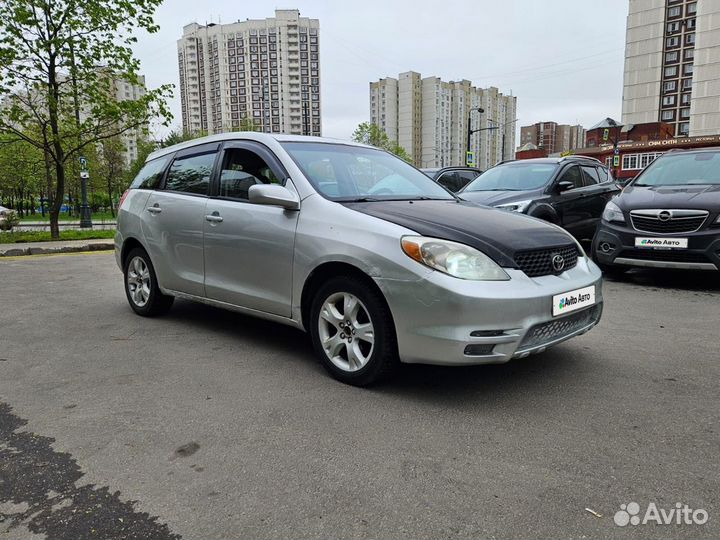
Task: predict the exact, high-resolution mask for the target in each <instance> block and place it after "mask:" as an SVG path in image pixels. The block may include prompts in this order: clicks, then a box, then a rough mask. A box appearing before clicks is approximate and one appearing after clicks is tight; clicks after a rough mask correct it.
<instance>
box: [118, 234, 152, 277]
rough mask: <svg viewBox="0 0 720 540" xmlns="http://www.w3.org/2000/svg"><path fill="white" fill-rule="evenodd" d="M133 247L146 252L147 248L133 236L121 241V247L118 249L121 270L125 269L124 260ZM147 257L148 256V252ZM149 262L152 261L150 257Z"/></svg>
mask: <svg viewBox="0 0 720 540" xmlns="http://www.w3.org/2000/svg"><path fill="white" fill-rule="evenodd" d="M135 248H140V249H142V250H143V251H145V253H148V250H147V249H145V246H143V245H142V243H141V242H140V240H138V239H137V238H135V237H134V236H130V237H128V238H126V239H125V240H124V241H123V245H122V249H121V251H120V262H121V263H122V268H123V270H124V269H125V260H126V259H127V256H128V254H129V253H130V252H131V251H132V250H133V249H135ZM148 257H150V254H149V253H148ZM150 262H152V259H151V260H150Z"/></svg>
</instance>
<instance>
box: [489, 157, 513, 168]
mask: <svg viewBox="0 0 720 540" xmlns="http://www.w3.org/2000/svg"><path fill="white" fill-rule="evenodd" d="M511 161H517V159H501V160H500V161H498V162H497V163H495V165H493V167H497V166H498V165H502V164H503V163H510V162H511Z"/></svg>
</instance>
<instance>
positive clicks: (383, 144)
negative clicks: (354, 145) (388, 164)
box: [352, 122, 412, 163]
mask: <svg viewBox="0 0 720 540" xmlns="http://www.w3.org/2000/svg"><path fill="white" fill-rule="evenodd" d="M352 140H353V141H355V142H359V143H363V144H369V145H370V146H375V147H377V148H380V149H382V150H387V151H388V152H390V153H392V154H395V155H396V156H397V157H399V158H400V159H404V160H405V161H407V162H408V163H412V159H410V156H409V155H408V153H407V152H406V151H405V149H404V148H403V147H402V146H400V145H399V144H398V143H397V141H391V140H390V138H389V137H388V135H387V133H385V132H384V131H383V130H382V128H380V126H378V125H377V124H372V123H370V122H363V123H362V124H360V125H358V127H357V128H356V129H355V131H354V132H353V134H352Z"/></svg>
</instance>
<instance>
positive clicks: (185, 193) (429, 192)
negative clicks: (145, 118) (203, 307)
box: [115, 133, 602, 385]
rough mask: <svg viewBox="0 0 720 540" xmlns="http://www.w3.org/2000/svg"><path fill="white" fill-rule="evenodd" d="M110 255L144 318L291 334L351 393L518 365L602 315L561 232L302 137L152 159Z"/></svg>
mask: <svg viewBox="0 0 720 540" xmlns="http://www.w3.org/2000/svg"><path fill="white" fill-rule="evenodd" d="M115 253H116V257H117V262H118V265H119V266H120V268H121V269H122V270H123V273H124V277H125V279H124V283H125V291H126V293H127V298H128V301H129V303H130V306H131V307H132V309H133V310H135V312H136V313H138V314H139V315H145V316H148V315H157V314H161V313H163V312H165V311H167V310H168V309H169V308H170V306H171V305H172V303H173V299H174V298H176V297H177V298H184V299H190V300H196V301H200V302H204V303H207V304H211V305H214V306H218V307H221V308H227V309H232V310H236V311H240V312H242V313H246V314H249V315H254V316H257V317H263V318H266V319H270V320H273V321H277V322H280V323H284V324H288V325H291V326H295V327H297V328H301V329H304V330H306V331H308V332H309V333H310V335H311V336H312V341H313V345H314V347H315V350H316V352H317V354H318V356H319V357H320V359H321V361H322V363H323V364H324V366H325V367H326V368H327V370H328V371H329V372H330V373H331V374H332V375H333V376H334V377H336V378H338V379H340V380H342V381H344V382H347V383H350V384H355V385H366V384H369V383H372V382H374V381H375V380H377V379H378V378H380V377H381V376H383V375H385V374H386V373H388V372H389V371H390V370H391V368H392V367H393V366H394V365H395V364H396V363H397V361H398V360H399V361H402V362H409V363H431V364H447V365H460V364H486V363H501V362H507V361H509V360H510V359H512V358H522V357H525V356H527V355H529V354H531V353H535V352H541V351H544V350H545V349H546V348H547V347H548V346H550V345H554V344H556V343H559V342H561V341H563V340H566V339H568V338H570V337H573V336H576V335H579V334H582V333H584V332H587V331H588V330H589V329H590V328H592V327H593V326H595V324H597V322H598V320H599V319H600V315H601V312H602V292H601V274H600V271H599V269H598V268H597V266H595V264H594V263H592V262H591V261H590V260H589V259H588V258H587V257H586V255H585V253H584V251H583V249H582V247H581V246H580V245H579V244H578V243H577V242H576V241H575V240H574V239H573V237H572V236H570V235H569V234H568V233H566V232H565V231H563V230H562V229H560V228H559V227H556V226H554V225H550V224H548V223H545V222H543V221H540V220H538V219H535V218H531V217H528V216H524V215H517V214H515V213H512V212H506V211H503V210H496V209H492V208H488V207H483V206H478V205H475V204H473V203H469V202H466V201H463V200H461V199H459V198H457V197H456V196H454V195H453V194H451V193H449V192H448V191H447V190H446V189H445V188H443V187H441V186H439V185H438V184H436V183H435V182H433V181H432V180H431V179H430V178H428V177H427V176H426V175H424V174H423V173H421V172H420V171H419V170H417V169H415V168H414V167H412V166H410V165H408V164H407V163H406V162H404V161H402V160H400V159H398V158H396V157H395V156H393V155H391V154H388V153H386V152H383V151H381V150H378V149H376V148H372V147H368V146H364V145H359V144H353V143H345V142H338V141H333V140H329V139H321V138H314V137H300V136H291V135H270V134H261V133H228V134H223V135H216V136H212V137H205V138H202V139H196V140H194V141H191V142H188V143H183V144H180V145H177V146H174V147H171V148H165V149H163V150H159V151H157V152H155V153H154V154H152V155H150V156H149V158H148V160H147V163H146V164H145V167H144V168H143V169H142V170H141V171H140V173H139V174H138V176H137V178H136V179H135V180H134V182H133V183H132V185H131V187H130V189H129V190H128V191H127V192H126V193H125V194H124V195H123V199H122V201H121V204H120V211H119V215H118V232H117V235H116V237H115Z"/></svg>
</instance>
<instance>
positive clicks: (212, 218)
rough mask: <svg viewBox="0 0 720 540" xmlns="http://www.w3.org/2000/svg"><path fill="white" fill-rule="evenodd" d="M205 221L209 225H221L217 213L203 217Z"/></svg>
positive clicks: (219, 216)
mask: <svg viewBox="0 0 720 540" xmlns="http://www.w3.org/2000/svg"><path fill="white" fill-rule="evenodd" d="M205 220H206V221H209V222H210V223H221V222H222V220H223V218H222V216H221V215H219V214H218V213H217V212H214V213H212V214H208V215H207V216H205Z"/></svg>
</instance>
